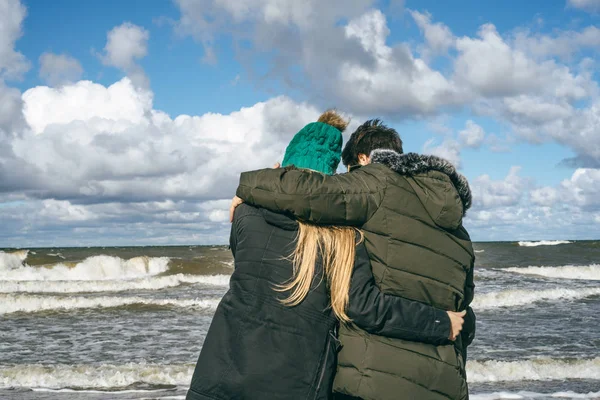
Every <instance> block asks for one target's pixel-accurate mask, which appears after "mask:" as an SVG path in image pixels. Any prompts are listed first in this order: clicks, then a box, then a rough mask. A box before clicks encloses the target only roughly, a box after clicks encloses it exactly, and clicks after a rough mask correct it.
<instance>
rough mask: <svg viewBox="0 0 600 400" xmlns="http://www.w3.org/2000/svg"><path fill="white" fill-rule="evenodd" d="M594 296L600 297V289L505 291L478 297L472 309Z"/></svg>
mask: <svg viewBox="0 0 600 400" xmlns="http://www.w3.org/2000/svg"><path fill="white" fill-rule="evenodd" d="M592 296H600V288H582V289H547V290H503V291H500V292H490V293H483V294H479V295H476V296H475V300H474V301H473V305H472V307H473V309H475V310H487V309H493V308H500V307H513V306H522V305H527V304H532V303H535V302H538V301H555V300H578V299H584V298H587V297H592Z"/></svg>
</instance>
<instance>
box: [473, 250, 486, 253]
mask: <svg viewBox="0 0 600 400" xmlns="http://www.w3.org/2000/svg"><path fill="white" fill-rule="evenodd" d="M475 253H485V250H475Z"/></svg>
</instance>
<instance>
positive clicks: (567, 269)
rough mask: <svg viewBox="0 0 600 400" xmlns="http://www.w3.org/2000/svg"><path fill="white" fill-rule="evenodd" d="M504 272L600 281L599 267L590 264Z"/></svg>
mask: <svg viewBox="0 0 600 400" xmlns="http://www.w3.org/2000/svg"><path fill="white" fill-rule="evenodd" d="M504 271H509V272H514V273H517V274H524V275H538V276H545V277H547V278H565V279H583V280H590V281H600V265H599V264H592V265H586V266H575V265H565V266H562V267H527V268H506V269H504Z"/></svg>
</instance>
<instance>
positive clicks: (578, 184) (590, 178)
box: [561, 168, 600, 210]
mask: <svg viewBox="0 0 600 400" xmlns="http://www.w3.org/2000/svg"><path fill="white" fill-rule="evenodd" d="M561 189H562V192H563V195H564V197H562V198H563V200H566V201H571V202H573V204H574V205H576V206H579V207H581V208H584V209H596V210H597V209H600V169H591V168H579V169H577V170H576V171H575V172H574V173H573V176H572V177H571V178H570V179H566V180H564V181H563V182H562V183H561Z"/></svg>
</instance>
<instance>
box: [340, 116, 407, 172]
mask: <svg viewBox="0 0 600 400" xmlns="http://www.w3.org/2000/svg"><path fill="white" fill-rule="evenodd" d="M376 149H388V150H394V151H396V152H398V153H400V154H402V153H403V150H402V140H401V139H400V135H398V132H396V130H395V129H392V128H388V127H387V126H385V125H384V124H383V122H381V120H379V119H370V120H368V121H367V122H365V123H364V124H362V125H361V126H359V127H358V128H357V129H356V131H354V133H353V134H352V135H351V136H350V139H349V140H348V143H346V146H344V151H342V162H343V163H344V165H345V166H353V165H357V164H358V155H359V154H365V155H367V156H368V155H370V154H371V152H372V151H373V150H376Z"/></svg>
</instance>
